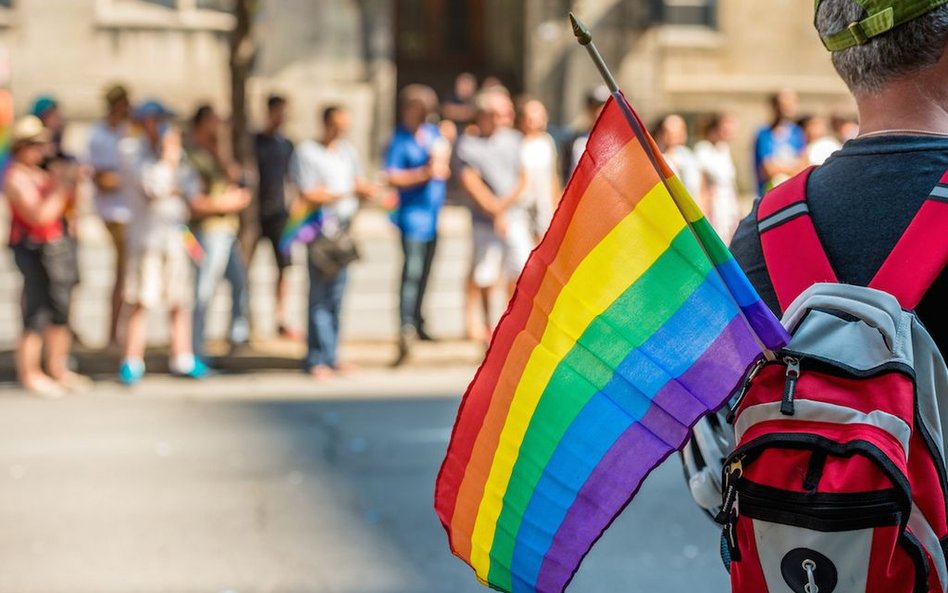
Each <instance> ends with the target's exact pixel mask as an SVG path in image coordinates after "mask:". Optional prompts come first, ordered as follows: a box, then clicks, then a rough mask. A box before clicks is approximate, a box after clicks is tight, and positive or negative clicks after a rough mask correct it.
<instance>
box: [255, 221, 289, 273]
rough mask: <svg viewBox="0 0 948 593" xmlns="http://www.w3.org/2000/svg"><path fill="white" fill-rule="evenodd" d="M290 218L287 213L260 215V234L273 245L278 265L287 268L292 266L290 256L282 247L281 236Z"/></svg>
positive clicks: (282, 268) (283, 268)
mask: <svg viewBox="0 0 948 593" xmlns="http://www.w3.org/2000/svg"><path fill="white" fill-rule="evenodd" d="M288 219H289V215H287V214H276V215H268V216H262V217H260V236H261V237H265V238H266V239H267V241H269V242H270V245H272V246H273V255H274V257H276V264H277V267H278V268H279V269H281V270H285V269H286V268H288V267H290V256H289V254H287V253H283V251H282V250H281V249H280V237H282V236H283V229H284V228H285V227H286V221H287V220H288Z"/></svg>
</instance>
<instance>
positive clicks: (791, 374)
mask: <svg viewBox="0 0 948 593" xmlns="http://www.w3.org/2000/svg"><path fill="white" fill-rule="evenodd" d="M783 361H784V363H786V365H787V380H786V381H785V382H784V384H783V398H782V399H781V400H780V413H781V414H783V415H784V416H793V414H794V406H793V401H794V397H795V396H796V391H797V381H798V380H799V379H800V359H799V358H794V357H793V356H786V357H784V359H783Z"/></svg>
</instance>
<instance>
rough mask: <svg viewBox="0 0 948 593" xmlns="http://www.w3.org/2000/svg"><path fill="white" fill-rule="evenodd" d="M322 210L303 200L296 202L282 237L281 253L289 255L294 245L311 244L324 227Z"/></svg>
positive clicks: (291, 209)
mask: <svg viewBox="0 0 948 593" xmlns="http://www.w3.org/2000/svg"><path fill="white" fill-rule="evenodd" d="M322 222H323V214H322V209H321V208H317V207H314V206H312V205H310V204H308V203H307V202H305V201H303V200H299V199H298V200H296V201H295V202H293V206H292V207H291V208H290V217H289V219H288V220H287V221H286V226H284V227H283V234H282V235H280V251H282V252H283V253H284V254H287V255H289V253H290V250H291V249H293V244H294V243H311V242H312V241H313V239H315V238H316V236H317V235H318V234H319V229H320V227H321V226H322Z"/></svg>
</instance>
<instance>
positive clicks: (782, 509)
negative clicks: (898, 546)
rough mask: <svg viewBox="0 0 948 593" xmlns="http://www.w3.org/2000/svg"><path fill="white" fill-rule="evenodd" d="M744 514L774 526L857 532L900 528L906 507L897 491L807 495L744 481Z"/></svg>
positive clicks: (741, 490)
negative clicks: (876, 528)
mask: <svg viewBox="0 0 948 593" xmlns="http://www.w3.org/2000/svg"><path fill="white" fill-rule="evenodd" d="M738 490H739V497H740V500H741V514H742V515H744V516H746V517H750V518H751V519H758V520H760V521H768V522H771V523H781V524H784V525H795V526H797V527H802V528H804V529H815V530H818V531H854V530H857V529H866V528H869V527H881V526H885V525H899V523H900V521H901V517H902V507H901V505H900V504H899V502H898V500H897V499H896V494H895V490H881V491H876V492H865V493H860V494H804V493H798V492H789V491H784V490H779V489H776V488H770V487H768V486H762V485H760V484H755V483H753V482H748V481H747V480H742V481H741V483H740V485H739V486H738Z"/></svg>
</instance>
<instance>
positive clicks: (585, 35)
mask: <svg viewBox="0 0 948 593" xmlns="http://www.w3.org/2000/svg"><path fill="white" fill-rule="evenodd" d="M569 22H570V24H571V25H573V35H575V36H576V41H578V42H579V44H580V45H582V46H583V47H585V48H586V51H588V52H589V57H591V58H592V60H593V63H594V64H595V65H596V68H598V69H599V73H600V74H601V75H602V79H603V80H604V81H605V82H606V86H608V87H609V92H610V93H615V92H618V91H619V85H618V84H617V83H616V79H615V78H614V77H613V76H612V72H609V67H608V66H606V61H605V60H603V59H602V54H600V53H599V50H598V49H597V48H596V44H595V43H593V36H592V32H591V31H590V30H589V27H587V26H586V25H585V23H583V21H581V20H579V19H578V18H576V15H575V14H573V13H572V12H571V13H569Z"/></svg>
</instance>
